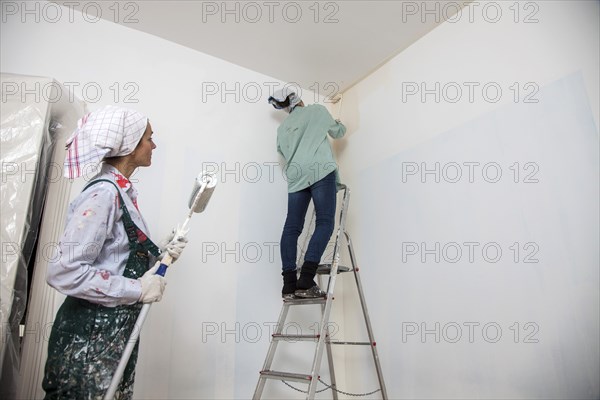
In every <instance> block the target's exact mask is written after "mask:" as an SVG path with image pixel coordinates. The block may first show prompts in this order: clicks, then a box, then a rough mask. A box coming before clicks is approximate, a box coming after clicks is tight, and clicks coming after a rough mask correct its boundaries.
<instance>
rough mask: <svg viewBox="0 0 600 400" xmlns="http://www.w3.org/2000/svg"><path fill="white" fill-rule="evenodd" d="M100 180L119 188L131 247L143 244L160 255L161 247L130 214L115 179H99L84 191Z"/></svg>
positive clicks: (124, 222) (144, 247) (153, 252)
mask: <svg viewBox="0 0 600 400" xmlns="http://www.w3.org/2000/svg"><path fill="white" fill-rule="evenodd" d="M99 182H108V183H110V184H111V185H113V186H114V187H115V189H117V194H118V195H119V207H120V208H121V211H122V212H123V226H124V227H125V232H126V233H127V239H128V240H129V248H130V249H131V250H135V249H136V248H137V247H138V245H141V247H142V248H143V249H144V250H146V251H148V252H150V254H152V255H153V256H155V257H158V256H159V255H160V249H159V248H158V246H156V244H154V243H153V242H152V241H151V240H150V238H148V236H146V234H145V233H144V232H143V231H142V230H141V229H140V228H138V226H137V225H136V224H135V223H134V222H133V220H132V219H131V214H129V210H128V209H127V206H126V205H125V201H123V196H121V190H119V188H118V187H117V185H116V184H115V183H114V182H113V181H110V180H108V179H97V180H95V181H92V182H90V183H88V184H87V185H86V186H85V187H84V188H83V190H82V192H84V191H85V190H86V189H88V188H89V187H90V186H92V185H95V184H96V183H99Z"/></svg>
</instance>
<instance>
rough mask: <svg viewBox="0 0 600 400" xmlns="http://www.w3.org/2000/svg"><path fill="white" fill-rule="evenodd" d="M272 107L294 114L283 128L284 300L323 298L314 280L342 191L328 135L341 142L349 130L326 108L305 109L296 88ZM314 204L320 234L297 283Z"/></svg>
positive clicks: (280, 147) (279, 95) (280, 142)
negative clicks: (301, 240) (303, 240)
mask: <svg viewBox="0 0 600 400" xmlns="http://www.w3.org/2000/svg"><path fill="white" fill-rule="evenodd" d="M269 103H270V104H272V105H273V107H275V108H276V109H278V110H281V109H283V110H285V111H286V112H287V113H288V114H289V116H288V117H287V118H286V119H285V120H284V121H283V122H282V124H281V125H280V126H279V128H278V129H277V151H278V152H279V153H280V154H281V155H282V156H283V158H284V159H285V161H286V165H285V173H286V178H287V181H288V211H287V217H286V220H285V225H284V227H283V233H282V235H281V245H280V249H281V262H282V269H283V272H282V276H283V289H282V291H281V294H282V297H283V298H284V299H293V298H295V297H302V298H316V297H322V296H325V294H326V293H325V292H324V291H323V290H321V289H320V288H319V286H318V285H317V284H316V283H315V281H314V277H315V274H316V272H317V267H318V266H319V262H320V261H321V256H322V255H323V252H324V251H325V248H326V247H327V243H328V242H329V238H330V237H331V234H332V233H333V228H334V225H335V203H336V192H337V189H338V187H339V186H340V179H339V174H338V168H337V164H336V162H335V159H334V158H333V152H332V150H331V145H330V144H329V141H328V139H327V135H328V134H329V136H331V137H332V138H334V139H337V138H340V137H342V136H344V134H345V133H346V127H345V126H344V125H343V124H342V123H341V122H340V121H339V120H334V119H333V117H332V116H331V115H330V114H329V112H328V111H327V109H326V108H325V107H323V106H322V105H319V104H313V105H309V106H304V102H302V99H300V97H299V96H297V95H296V93H295V92H294V91H293V90H291V89H290V88H283V89H281V90H278V91H276V92H275V93H274V94H273V96H271V97H269ZM311 199H312V201H313V203H314V207H315V212H316V216H317V217H316V225H315V231H314V233H313V235H312V237H311V239H310V242H309V244H308V248H307V250H306V254H305V256H304V264H303V265H302V269H301V272H300V278H297V273H296V249H297V245H298V237H299V236H300V234H301V233H302V229H303V227H304V219H305V217H306V212H307V210H308V205H309V203H310V201H311Z"/></svg>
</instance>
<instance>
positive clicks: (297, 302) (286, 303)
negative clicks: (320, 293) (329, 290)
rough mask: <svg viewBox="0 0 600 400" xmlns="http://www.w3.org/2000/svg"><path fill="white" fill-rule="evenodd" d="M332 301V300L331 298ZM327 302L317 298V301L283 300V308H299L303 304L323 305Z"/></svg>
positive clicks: (324, 299) (323, 298) (325, 299)
mask: <svg viewBox="0 0 600 400" xmlns="http://www.w3.org/2000/svg"><path fill="white" fill-rule="evenodd" d="M332 300H333V298H332ZM325 302H327V298H326V297H319V298H317V299H291V300H289V299H285V300H283V305H284V306H299V305H305V304H325Z"/></svg>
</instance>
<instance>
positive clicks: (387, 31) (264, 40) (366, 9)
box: [56, 0, 464, 94]
mask: <svg viewBox="0 0 600 400" xmlns="http://www.w3.org/2000/svg"><path fill="white" fill-rule="evenodd" d="M65 2H66V1H56V3H65ZM87 3H91V2H85V1H84V2H78V4H79V6H77V7H75V8H79V9H83V8H85V9H86V11H87V12H88V13H89V14H90V15H96V6H97V5H98V4H101V6H102V7H103V9H102V18H103V19H106V20H109V21H112V22H117V23H119V24H121V25H123V26H127V27H130V28H133V29H137V30H140V31H143V32H146V33H150V34H152V35H155V36H159V37H161V38H164V39H167V40H169V41H171V42H175V43H178V44H181V45H183V46H186V47H189V48H191V49H195V50H198V51H200V52H203V53H206V54H210V55H212V56H215V57H218V58H221V59H223V60H227V61H229V62H232V63H235V64H237V65H240V66H243V67H246V68H248V69H251V70H254V71H256V72H259V73H262V74H265V75H268V76H271V77H274V78H277V79H279V80H282V81H285V82H295V83H297V84H299V85H300V86H301V87H302V88H305V89H310V88H311V87H313V88H315V87H318V88H319V91H320V92H321V93H324V94H331V93H332V92H333V91H336V92H337V91H339V92H343V91H345V90H346V89H348V88H349V87H351V86H352V85H354V84H355V83H356V82H358V81H360V80H361V79H363V78H364V77H366V76H367V75H369V74H370V73H372V72H373V71H374V70H376V69H377V68H378V67H380V66H381V65H382V64H384V63H385V62H386V61H387V60H389V59H390V58H392V57H393V56H395V55H397V54H398V53H400V52H401V51H402V50H404V49H406V48H407V47H408V46H410V45H411V44H412V43H414V42H416V41H417V40H418V39H419V38H421V37H422V36H424V35H425V34H426V33H428V32H429V31H430V30H432V29H433V28H435V27H436V26H437V25H438V24H439V23H440V22H442V21H443V20H444V17H446V18H450V17H451V16H452V15H453V14H454V13H455V12H456V6H457V5H458V4H459V3H460V4H462V3H464V2H457V1H450V0H442V1H435V2H423V1H394V0H390V1H378V0H373V1H369V0H356V1H354V0H343V1H318V2H317V1H315V0H307V1H302V0H299V1H269V0H265V1H195V0H189V1H179V0H176V1H122V2H120V3H119V7H118V18H116V16H117V13H116V11H117V7H116V6H115V2H114V1H108V2H93V3H95V4H94V5H93V6H86V4H87ZM67 4H68V2H67ZM71 7H72V6H71ZM425 7H427V9H428V10H434V11H433V12H432V13H429V14H426V13H425V12H426V10H425ZM436 7H437V10H438V11H435V9H436ZM317 10H318V11H317ZM423 18H424V19H425V22H422V19H423ZM136 20H137V22H136ZM331 83H333V85H331ZM328 84H329V86H328Z"/></svg>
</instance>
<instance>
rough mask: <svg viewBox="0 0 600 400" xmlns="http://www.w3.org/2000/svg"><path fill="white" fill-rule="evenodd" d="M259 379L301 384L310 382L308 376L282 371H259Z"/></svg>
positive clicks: (310, 379) (310, 378)
mask: <svg viewBox="0 0 600 400" xmlns="http://www.w3.org/2000/svg"><path fill="white" fill-rule="evenodd" d="M260 377H261V378H263V379H277V380H285V381H293V382H303V383H310V381H312V377H311V376H310V375H309V374H297V373H294V372H282V371H260Z"/></svg>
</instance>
